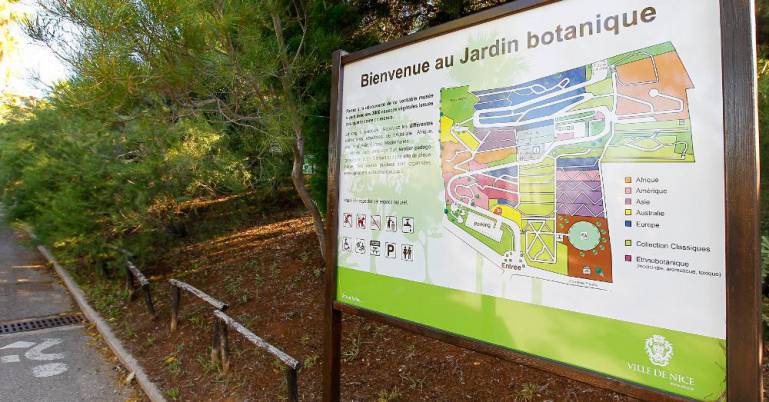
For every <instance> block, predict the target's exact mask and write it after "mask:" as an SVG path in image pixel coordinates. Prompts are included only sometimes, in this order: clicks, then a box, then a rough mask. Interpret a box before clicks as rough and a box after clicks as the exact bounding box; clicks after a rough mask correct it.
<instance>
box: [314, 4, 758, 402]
mask: <svg viewBox="0 0 769 402" xmlns="http://www.w3.org/2000/svg"><path fill="white" fill-rule="evenodd" d="M753 13H754V9H753V3H752V2H751V1H748V0H721V1H716V0H680V1H676V2H670V1H663V0H646V1H636V0H621V1H614V2H603V1H597V0H562V1H541V0H540V1H537V0H518V1H513V2H511V3H508V4H505V5H502V6H499V7H496V8H492V9H489V10H487V11H484V12H481V13H478V14H475V15H471V16H469V17H465V18H462V19H459V20H456V21H452V22H450V23H447V24H444V25H440V26H437V27H434V28H430V29H427V30H424V31H421V32H418V33H416V34H413V35H410V36H407V37H404V38H400V39H398V40H395V41H392V42H388V43H384V44H381V45H378V46H374V47H372V48H369V49H365V50H362V51H359V52H355V53H351V54H348V53H346V52H344V51H337V52H336V53H334V55H333V80H332V96H331V104H332V107H331V127H330V133H329V180H328V227H327V230H328V232H327V238H328V239H329V241H328V248H327V249H326V250H325V251H326V256H327V269H326V295H327V301H326V306H325V323H326V328H325V334H326V337H325V356H324V362H325V367H324V379H323V388H324V400H325V401H338V400H340V370H341V364H340V342H341V334H342V314H354V315H357V316H361V317H364V318H366V319H371V320H374V321H378V322H382V323H387V324H390V325H393V326H395V327H398V328H402V329H406V330H409V331H412V332H414V333H417V334H420V335H424V336H428V337H432V338H435V339H438V340H441V341H444V342H447V343H450V344H453V345H457V346H460V347H464V348H467V349H470V350H474V351H478V352H481V353H485V354H488V355H491V356H496V357H499V358H503V359H506V360H509V361H513V362H517V363H521V364H525V365H529V366H532V367H536V368H538V369H542V370H546V371H549V372H552V373H554V374H557V375H560V376H564V377H568V378H571V379H575V380H578V381H582V382H585V383H588V384H591V385H594V386H597V387H602V388H606V389H610V390H613V391H616V392H621V393H624V394H627V395H631V396H634V397H637V398H641V399H645V400H714V401H715V400H723V399H727V400H730V401H759V400H762V396H763V395H762V385H761V383H762V381H761V369H760V366H761V354H762V347H761V343H762V332H761V319H760V310H761V277H760V247H759V238H760V236H759V207H758V205H759V179H758V172H759V166H758V165H759V163H758V149H757V144H758V140H757V137H758V133H757V105H756V104H757V102H756V75H757V74H756V63H755V58H756V51H755V45H754V43H755V37H754V35H755V34H754V18H753ZM718 27H720V29H719V28H718Z"/></svg>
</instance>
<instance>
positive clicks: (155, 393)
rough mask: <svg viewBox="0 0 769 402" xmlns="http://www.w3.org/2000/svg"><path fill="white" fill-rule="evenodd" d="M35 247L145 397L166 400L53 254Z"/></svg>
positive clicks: (154, 400) (161, 401) (153, 399)
mask: <svg viewBox="0 0 769 402" xmlns="http://www.w3.org/2000/svg"><path fill="white" fill-rule="evenodd" d="M37 249H38V250H39V251H40V253H41V254H43V256H44V257H45V258H46V259H47V260H48V262H50V263H51V264H52V265H53V268H54V269H55V270H56V273H57V274H58V275H59V277H60V278H61V280H62V281H63V282H64V285H65V286H66V287H67V289H68V290H69V292H70V294H72V297H73V298H74V299H75V302H77V305H78V306H80V309H81V310H82V311H83V314H84V315H85V317H86V318H87V319H88V321H90V322H92V323H93V324H94V325H96V329H97V330H98V331H99V334H101V336H102V338H104V341H105V342H107V345H108V346H109V348H110V349H112V352H113V353H115V355H116V356H117V357H118V359H119V360H120V362H121V363H122V364H123V366H125V367H126V368H127V369H128V370H129V371H131V372H133V373H134V378H135V379H136V382H137V383H138V384H139V386H140V387H141V388H142V390H143V391H144V393H145V394H146V395H147V397H148V398H149V399H150V400H151V401H152V402H166V399H165V398H164V397H163V394H162V393H161V392H160V390H159V389H158V387H157V386H156V385H155V383H153V382H152V381H151V380H150V379H149V377H147V373H145V372H144V369H143V368H142V366H141V365H140V364H139V362H138V361H136V359H135V358H134V357H133V356H132V355H131V354H130V353H128V351H127V350H126V349H125V348H124V347H123V344H122V343H121V342H120V340H118V339H117V337H115V334H113V333H112V329H111V328H110V326H109V324H107V322H106V321H104V319H103V318H101V315H99V313H97V312H96V310H94V309H93V307H91V305H90V304H88V299H86V297H85V294H84V293H83V291H82V290H81V289H80V287H79V286H77V284H76V283H75V281H74V280H73V279H72V277H71V276H70V275H69V273H68V272H67V271H66V270H65V269H64V267H62V266H61V264H59V262H58V261H56V258H55V257H54V256H53V254H51V252H50V251H49V250H48V248H46V247H45V246H42V245H41V246H37Z"/></svg>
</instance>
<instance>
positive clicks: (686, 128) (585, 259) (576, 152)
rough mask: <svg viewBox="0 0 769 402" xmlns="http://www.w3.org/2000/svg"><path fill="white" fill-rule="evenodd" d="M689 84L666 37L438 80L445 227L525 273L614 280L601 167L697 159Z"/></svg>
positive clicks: (497, 261)
mask: <svg viewBox="0 0 769 402" xmlns="http://www.w3.org/2000/svg"><path fill="white" fill-rule="evenodd" d="M691 88H693V84H692V81H691V79H690V78H689V75H688V73H687V71H686V68H685V67H684V65H683V63H682V62H681V60H680V58H679V56H678V53H677V52H676V50H675V48H674V47H673V45H672V44H671V43H669V42H668V43H662V44H659V45H655V46H651V47H648V48H645V49H640V50H636V51H632V52H628V53H624V54H620V55H617V56H614V57H611V58H609V59H607V60H601V61H597V62H595V63H592V64H589V65H587V66H580V67H577V68H574V69H571V70H567V71H561V72H558V73H555V74H552V75H549V76H546V77H542V78H539V79H537V80H534V81H531V82H527V83H523V84H517V85H514V86H507V87H501V88H492V89H484V90H472V89H471V88H470V87H469V86H460V87H455V88H444V89H443V90H442V91H441V121H440V126H441V133H440V142H441V169H442V173H443V179H444V185H445V192H446V209H445V213H446V217H447V219H446V221H445V222H446V225H447V228H448V229H449V230H450V231H451V232H452V233H453V234H454V235H456V236H457V237H459V238H460V239H461V240H463V241H464V242H465V243H467V244H469V245H470V246H471V247H473V248H474V249H476V250H477V251H478V252H480V253H481V254H482V255H484V256H485V257H486V258H488V259H489V260H491V261H492V262H494V263H495V264H496V265H498V266H500V267H501V268H503V269H509V270H515V271H519V272H520V274H521V275H527V276H543V275H544V276H547V277H555V278H558V277H572V278H582V279H586V280H591V281H600V282H612V257H611V242H610V234H609V225H608V220H607V219H608V216H607V209H606V202H605V192H604V183H603V182H602V176H603V175H602V170H603V169H604V168H605V166H606V165H607V164H612V163H638V162H657V163H670V162H694V153H693V148H692V130H691V122H690V119H689V108H688V99H687V90H689V89H691ZM626 197H628V198H629V197H630V196H629V195H628V196H626ZM616 198H617V197H613V199H616ZM628 201H630V200H629V199H628V200H627V201H626V202H628ZM625 207H626V206H625V205H622V207H621V208H620V207H619V206H618V207H617V208H618V211H619V213H615V214H613V215H612V217H615V216H616V217H617V219H619V218H620V217H624V216H623V213H622V210H624V209H625ZM627 208H631V206H629V205H628V206H627ZM548 273H549V274H548ZM553 274H556V276H553ZM548 275H549V276H548ZM559 275H560V276H559Z"/></svg>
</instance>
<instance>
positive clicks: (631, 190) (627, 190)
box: [625, 187, 633, 194]
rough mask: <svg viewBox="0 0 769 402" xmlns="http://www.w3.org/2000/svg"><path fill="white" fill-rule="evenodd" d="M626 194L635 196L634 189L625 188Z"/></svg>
mask: <svg viewBox="0 0 769 402" xmlns="http://www.w3.org/2000/svg"><path fill="white" fill-rule="evenodd" d="M625 194H633V189H632V188H631V187H625Z"/></svg>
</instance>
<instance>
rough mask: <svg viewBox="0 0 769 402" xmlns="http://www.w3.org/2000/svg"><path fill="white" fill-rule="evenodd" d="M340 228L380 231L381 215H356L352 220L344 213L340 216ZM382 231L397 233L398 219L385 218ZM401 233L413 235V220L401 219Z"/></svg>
mask: <svg viewBox="0 0 769 402" xmlns="http://www.w3.org/2000/svg"><path fill="white" fill-rule="evenodd" d="M342 218H343V219H342V226H344V227H346V228H353V227H354V228H356V229H363V230H365V229H368V228H370V229H371V230H382V215H370V216H366V214H357V215H356V216H355V217H354V218H355V219H353V216H352V214H351V213H344V214H342ZM384 230H385V231H387V232H397V231H398V217H397V216H386V217H385V222H384ZM401 231H403V233H414V218H411V217H403V218H402V219H401Z"/></svg>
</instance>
